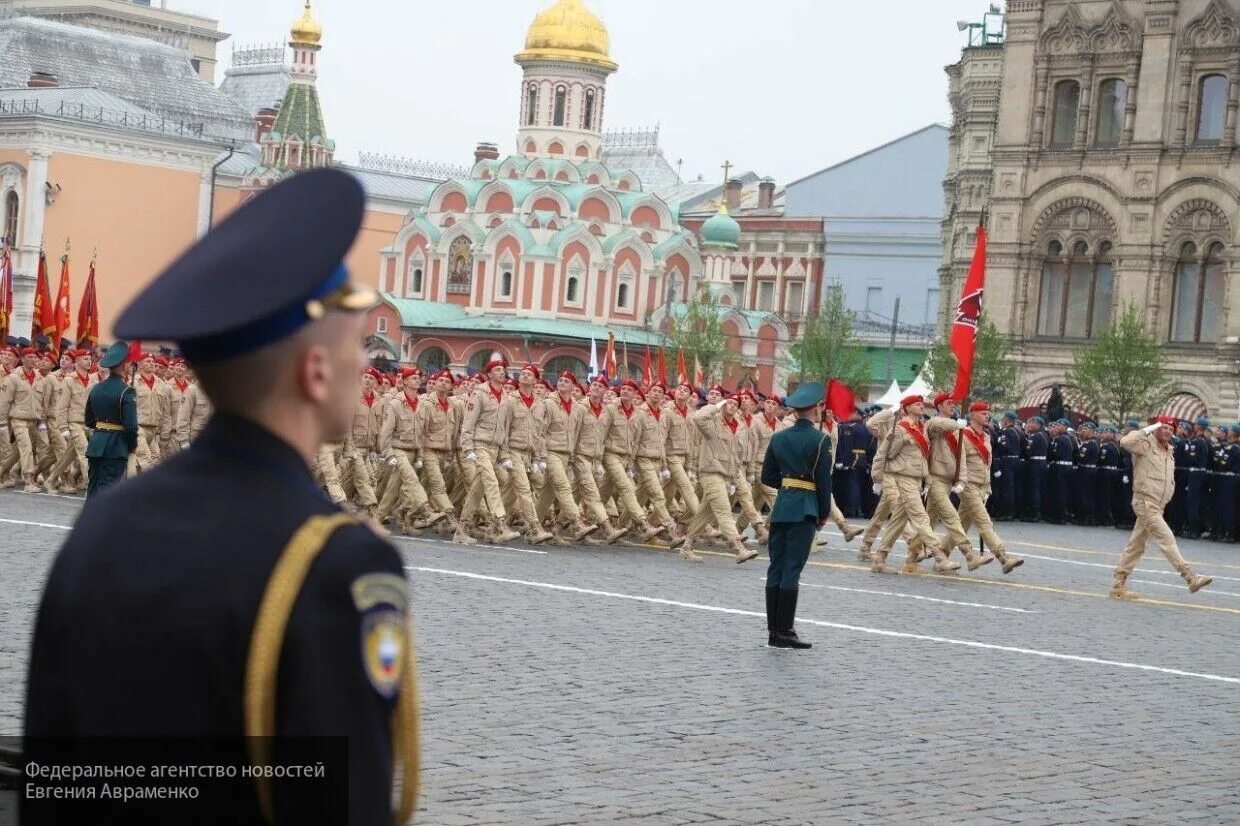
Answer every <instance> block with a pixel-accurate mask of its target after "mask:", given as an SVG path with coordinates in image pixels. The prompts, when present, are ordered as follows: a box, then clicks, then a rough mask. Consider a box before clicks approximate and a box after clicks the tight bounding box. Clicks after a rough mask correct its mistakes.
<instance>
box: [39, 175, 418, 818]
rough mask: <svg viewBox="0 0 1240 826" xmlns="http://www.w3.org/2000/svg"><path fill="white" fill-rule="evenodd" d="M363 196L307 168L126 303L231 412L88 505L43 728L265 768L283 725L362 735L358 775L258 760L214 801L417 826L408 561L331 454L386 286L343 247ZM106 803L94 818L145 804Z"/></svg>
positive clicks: (123, 320) (44, 688)
mask: <svg viewBox="0 0 1240 826" xmlns="http://www.w3.org/2000/svg"><path fill="white" fill-rule="evenodd" d="M364 203H365V198H364V194H363V191H362V188H361V186H360V185H359V184H358V183H357V182H356V181H355V180H354V179H353V178H352V177H351V176H349V175H347V174H345V173H343V172H339V171H336V170H326V169H325V170H312V171H308V172H303V173H301V174H299V175H296V176H294V177H292V178H289V179H287V180H286V181H284V182H282V183H279V184H276V185H275V186H274V187H272V188H271V189H268V190H267V191H265V192H263V193H262V194H260V195H258V196H257V197H256V198H254V199H253V200H251V201H250V202H249V203H247V204H246V205H244V206H242V207H241V208H239V209H238V210H237V211H235V212H234V213H233V214H232V215H230V216H229V217H228V218H226V219H225V220H224V222H223V223H222V224H220V225H219V226H218V227H216V228H215V229H214V230H213V231H212V232H211V233H209V234H208V235H207V236H206V237H205V238H204V239H203V240H201V241H200V242H199V243H198V244H197V245H196V246H195V247H193V248H192V249H191V250H190V251H189V252H187V253H186V254H185V255H184V256H182V257H181V258H180V259H179V260H178V261H177V262H176V263H174V264H173V265H172V266H171V267H170V268H169V269H168V270H166V271H165V272H164V273H163V274H162V275H161V276H159V277H158V278H157V279H156V280H155V281H154V282H153V283H152V284H151V285H150V286H149V287H148V288H147V289H146V290H145V291H144V292H143V293H141V294H140V295H139V296H138V298H136V299H135V300H134V302H133V303H132V304H131V305H130V306H129V307H128V308H127V309H126V310H124V311H123V312H122V313H121V315H120V318H119V319H118V320H117V322H116V330H117V332H118V334H121V335H126V336H131V337H133V338H138V339H142V340H155V341H159V340H170V341H175V342H177V343H178V344H179V345H180V347H181V349H182V351H183V352H184V353H185V354H186V357H187V358H189V360H190V361H191V362H192V363H193V365H194V367H195V369H196V371H197V373H198V375H199V380H200V381H201V382H202V385H203V387H204V389H205V390H206V391H207V393H208V394H209V395H210V396H211V399H212V401H213V402H214V404H215V407H216V413H215V415H214V416H213V418H212V420H211V423H210V425H208V427H207V429H206V431H204V432H203V434H202V436H201V438H199V439H198V440H196V441H195V442H194V443H193V444H192V445H191V447H190V449H189V450H186V451H182V452H181V453H179V454H178V455H177V456H174V457H172V458H171V459H170V460H169V461H168V462H166V463H164V464H162V465H160V466H159V467H156V468H155V469H153V470H152V471H150V472H149V473H145V474H142V475H140V476H138V477H136V478H134V479H131V480H129V481H126V482H125V483H124V484H122V485H119V486H117V487H116V488H115V489H114V490H111V491H107V492H106V493H104V494H103V495H101V496H100V497H99V498H98V500H97V502H96V501H94V500H92V501H91V502H89V503H88V504H87V506H86V507H85V508H84V509H83V511H82V513H81V516H80V517H79V519H78V522H77V525H76V526H75V527H74V529H73V532H72V533H71V534H70V536H69V539H68V541H67V542H66V543H65V545H64V547H63V548H62V549H61V551H60V553H59V555H58V557H57V559H56V561H55V562H54V564H53V566H52V572H51V576H50V578H49V580H48V583H47V587H46V590H45V591H44V594H43V600H42V605H41V607H40V609H39V614H38V619H37V622H36V626H35V632H34V642H33V646H32V649H31V655H30V679H29V681H28V688H27V697H26V705H25V709H26V712H25V713H26V719H25V729H24V730H25V733H26V735H28V736H29V737H30V738H44V737H62V738H88V737H92V736H97V735H126V736H131V737H134V736H136V737H142V736H146V737H151V738H159V739H165V738H171V737H180V738H199V739H206V738H231V740H232V742H234V743H235V746H229V745H222V746H220V748H227V749H230V750H232V751H231V753H230V754H229V758H230V759H228V762H230V763H233V764H235V765H240V766H245V765H246V764H253V765H255V766H257V767H258V768H259V769H263V768H265V767H272V760H273V754H272V745H271V741H270V740H266V739H261V738H270V737H273V736H284V737H288V736H338V737H347V738H348V750H347V759H348V766H347V772H344V771H338V772H336V773H334V774H333V773H331V772H330V771H329V772H328V774H327V776H326V777H325V778H324V779H323V781H322V782H307V781H306V780H304V779H297V780H292V781H288V780H282V779H280V777H279V775H278V774H277V775H276V776H275V777H274V778H273V777H272V776H271V772H263V771H258V772H256V777H257V778H259V779H256V780H255V782H254V785H253V786H251V787H248V788H247V789H237V788H236V787H235V786H234V787H232V793H230V794H229V795H228V796H227V797H224V796H222V795H209V794H207V793H204V794H203V796H202V799H200V800H196V801H195V805H196V806H197V808H196V809H195V811H194V815H195V818H196V819H200V820H203V821H211V822H218V823H258V822H275V823H301V822H304V823H310V822H320V821H321V820H322V819H323V817H324V816H325V813H326V812H332V811H342V812H343V814H344V816H343V817H341V818H340V820H341V821H346V820H347V822H349V823H367V824H371V823H373V824H379V823H389V824H390V823H393V822H396V823H402V824H403V823H405V822H407V821H408V820H409V817H410V815H411V814H412V812H413V809H414V803H415V796H416V789H417V755H416V742H417V730H416V698H415V696H414V692H415V685H416V684H415V676H414V671H413V668H414V666H413V663H414V657H413V652H412V640H411V635H410V629H409V590H408V583H407V582H406V580H405V575H404V565H403V561H402V559H401V557H400V555H399V554H398V553H397V552H396V550H395V548H393V547H392V546H391V545H390V544H389V543H388V542H387V541H386V540H384V539H383V538H382V537H380V536H378V535H377V534H376V533H375V532H374V531H372V530H371V529H370V528H369V527H367V526H365V525H363V524H360V523H359V522H357V521H356V520H355V519H353V518H352V517H351V516H349V515H348V514H345V513H342V512H341V511H340V509H339V508H337V507H335V506H334V505H333V504H332V503H331V502H330V501H329V500H328V499H326V498H325V497H324V496H323V494H322V492H321V490H320V489H319V488H318V486H317V485H315V484H314V481H313V479H312V477H311V474H310V469H309V468H310V464H311V463H312V462H313V461H314V458H315V455H316V453H317V448H318V446H319V444H320V443H321V442H323V441H327V440H334V441H339V440H342V439H344V437H345V434H346V432H347V430H348V428H349V423H350V418H351V416H352V412H353V407H354V405H355V404H356V401H357V394H358V392H359V390H360V388H359V384H358V381H359V380H358V376H359V375H360V373H361V367H362V363H363V353H362V347H361V341H362V338H363V336H364V334H365V329H364V327H365V320H366V316H365V313H364V312H363V311H364V310H366V309H368V308H369V307H371V306H372V305H373V304H374V302H375V295H374V293H373V292H372V291H370V290H366V289H362V288H359V287H355V286H353V285H352V284H350V282H349V280H348V272H347V270H346V269H345V267H344V266H343V265H342V263H341V262H342V261H343V260H344V256H345V254H346V253H347V251H348V249H349V247H350V246H351V245H352V243H353V240H354V238H355V237H356V235H357V231H358V229H359V227H360V226H361V220H362V215H363V211H364ZM108 385H109V382H103V383H101V384H99V385H98V386H97V387H96V388H95V390H94V391H92V397H93V396H95V394H98V393H102V392H105V391H104V390H103V388H105V387H107V386H108ZM92 407H94V404H93V402H92ZM88 423H89V422H88ZM187 502H188V503H192V505H193V506H192V507H186V503H187ZM91 674H107V675H108V677H107V679H106V680H93V679H85V678H84V675H91ZM242 735H248V736H249V737H248V739H244V740H243V738H242ZM30 742H33V741H28V743H30ZM27 756H29V757H30V758H31V759H39V758H40V755H38V754H37V744H36V753H33V754H30V755H27ZM275 756H276V757H279V756H280V749H279V747H276V754H275ZM285 758H286V759H287V755H285ZM47 759H48V761H49V762H55V760H54V758H51V757H48V758H47ZM272 768H274V767H272ZM264 775H266V779H262V778H263V777H264ZM397 781H399V793H398V794H394V792H395V790H396V783H397ZM208 791H209V790H208ZM394 798H395V799H396V800H398V801H399V803H398V805H397V811H396V812H395V813H393V809H392V806H393V799H394ZM73 803H74V805H75V807H77V806H80V805H81V804H82V801H80V800H75V801H73ZM99 804H100V806H99V809H98V810H96V811H95V812H94V813H93V816H88V817H86V818H85V820H86V821H89V822H101V821H104V820H105V819H113V816H115V817H116V818H119V819H121V820H123V819H125V818H124V815H120V814H117V813H116V812H114V811H110V810H109V809H108V808H107V807H108V806H110V805H111V804H110V801H105V800H100V801H99ZM74 811H75V812H77V811H80V809H78V808H75V809H74ZM23 820H24V819H23Z"/></svg>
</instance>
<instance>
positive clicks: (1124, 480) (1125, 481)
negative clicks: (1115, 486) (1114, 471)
mask: <svg viewBox="0 0 1240 826" xmlns="http://www.w3.org/2000/svg"><path fill="white" fill-rule="evenodd" d="M1123 482H1124V484H1125V485H1126V484H1128V477H1127V476H1125V477H1124V479H1123Z"/></svg>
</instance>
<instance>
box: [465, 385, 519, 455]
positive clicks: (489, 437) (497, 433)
mask: <svg viewBox="0 0 1240 826" xmlns="http://www.w3.org/2000/svg"><path fill="white" fill-rule="evenodd" d="M504 399H505V396H504V395H503V393H502V391H501V395H500V397H499V398H498V399H497V398H495V394H494V393H492V392H491V385H490V384H484V385H482V386H481V387H479V388H478V389H477V390H475V391H474V392H473V395H471V396H470V397H469V398H468V399H467V400H466V402H465V413H464V414H463V416H462V418H461V450H463V451H465V452H466V453H468V452H470V451H471V450H473V449H474V447H475V446H476V445H479V444H483V445H490V446H492V447H494V448H496V449H497V450H498V449H500V448H503V447H504V446H505V445H507V444H508V430H509V427H508V417H509V415H510V414H511V408H509V407H508V405H506V404H504Z"/></svg>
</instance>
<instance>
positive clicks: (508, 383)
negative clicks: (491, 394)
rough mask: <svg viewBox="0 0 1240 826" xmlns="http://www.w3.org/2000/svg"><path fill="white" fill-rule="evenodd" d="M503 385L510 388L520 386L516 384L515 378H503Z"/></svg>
mask: <svg viewBox="0 0 1240 826" xmlns="http://www.w3.org/2000/svg"><path fill="white" fill-rule="evenodd" d="M504 386H505V387H512V388H514V389H519V388H520V387H521V385H519V384H517V380H516V379H505V380H504Z"/></svg>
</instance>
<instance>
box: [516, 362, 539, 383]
mask: <svg viewBox="0 0 1240 826" xmlns="http://www.w3.org/2000/svg"><path fill="white" fill-rule="evenodd" d="M526 370H529V371H530V372H531V373H533V374H534V381H542V371H541V370H539V369H538V365H535V364H527V365H525V366H524V367H522V368H521V372H525V371H526Z"/></svg>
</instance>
